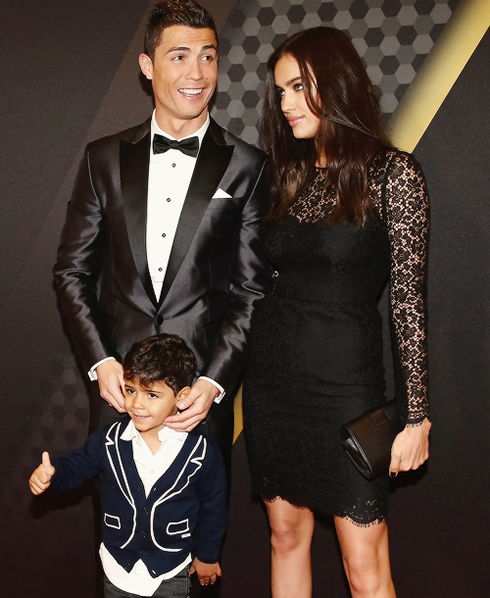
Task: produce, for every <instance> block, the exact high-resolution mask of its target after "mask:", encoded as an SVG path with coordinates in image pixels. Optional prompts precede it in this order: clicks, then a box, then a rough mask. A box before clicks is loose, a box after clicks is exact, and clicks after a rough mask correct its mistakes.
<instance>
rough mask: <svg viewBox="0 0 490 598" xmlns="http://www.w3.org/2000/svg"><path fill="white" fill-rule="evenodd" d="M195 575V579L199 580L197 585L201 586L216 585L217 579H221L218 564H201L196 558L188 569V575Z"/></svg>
mask: <svg viewBox="0 0 490 598" xmlns="http://www.w3.org/2000/svg"><path fill="white" fill-rule="evenodd" d="M194 572H196V573H197V577H198V578H199V583H200V584H201V585H202V586H207V585H209V584H211V585H213V584H214V583H216V580H217V579H218V577H221V567H220V566H219V563H211V564H210V563H203V562H202V561H200V560H199V559H198V558H195V559H194V560H193V561H192V565H191V568H190V569H189V573H191V574H192V573H194Z"/></svg>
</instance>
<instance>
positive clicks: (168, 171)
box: [146, 112, 209, 299]
mask: <svg viewBox="0 0 490 598" xmlns="http://www.w3.org/2000/svg"><path fill="white" fill-rule="evenodd" d="M208 127H209V114H208V116H207V119H206V122H205V123H204V125H203V126H202V127H201V128H200V129H199V130H198V131H196V132H195V133H193V134H192V135H187V137H182V139H186V138H188V137H198V138H199V147H201V144H202V140H203V138H204V135H205V134H206V131H207V130H208ZM155 133H157V134H159V135H164V136H165V137H168V138H169V139H175V137H172V136H171V135H169V134H168V133H166V132H165V131H163V130H162V129H161V128H160V127H159V126H158V123H157V121H156V116H155V112H153V116H152V118H151V142H152V143H151V150H150V171H149V175H148V203H147V217H146V257H147V260H148V269H149V270H150V276H151V280H152V283H153V289H154V291H155V295H156V297H157V299H159V298H160V294H161V292H162V287H163V280H164V278H165V274H166V272H167V267H168V262H169V258H170V251H171V249H172V245H173V242H174V238H175V232H176V230H177V224H178V223H179V218H180V213H181V212H182V207H183V205H184V200H185V197H186V195H187V191H188V189H189V185H190V182H191V178H192V175H193V173H194V168H195V166H196V160H197V158H193V157H192V156H187V155H185V154H183V153H182V152H181V151H180V150H178V149H169V150H167V151H166V152H165V153H162V154H154V153H153V137H154V135H155ZM182 139H179V141H181V140H182Z"/></svg>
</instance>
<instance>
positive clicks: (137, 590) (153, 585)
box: [99, 421, 192, 596]
mask: <svg viewBox="0 0 490 598" xmlns="http://www.w3.org/2000/svg"><path fill="white" fill-rule="evenodd" d="M158 438H159V440H160V441H161V443H162V444H161V445H160V448H159V449H158V451H157V452H156V453H155V454H153V453H152V452H151V450H150V447H149V446H148V445H147V444H146V442H145V441H144V440H143V438H142V436H141V434H140V433H139V432H138V430H137V429H136V428H135V427H134V424H133V422H132V421H131V422H129V424H128V427H127V428H126V429H125V430H124V432H123V434H122V435H121V440H126V441H128V442H131V443H132V445H133V459H134V462H135V465H136V469H137V471H138V475H139V476H140V478H141V481H142V482H143V487H144V489H145V494H146V496H148V495H149V493H150V492H151V489H152V487H153V486H154V484H155V482H156V481H157V480H158V479H159V478H161V477H162V475H163V474H164V473H165V472H166V471H167V469H168V468H169V467H170V465H172V463H173V462H174V460H175V458H176V457H177V455H178V454H179V452H180V450H181V448H182V446H183V444H184V442H185V439H186V438H187V432H179V431H177V430H172V429H171V428H162V429H161V430H160V432H158ZM99 553H100V558H101V560H102V567H103V569H104V573H105V574H106V575H107V577H108V579H109V581H110V582H111V583H113V584H114V585H115V586H116V587H117V588H119V589H121V590H124V591H125V592H129V593H130V594H136V595H138V596H153V594H154V593H155V592H156V590H157V588H158V587H159V586H160V584H161V583H162V581H163V580H164V579H170V578H172V577H174V576H175V575H177V573H179V571H182V569H183V568H184V567H185V566H186V565H188V564H189V563H190V562H191V560H192V557H191V555H190V554H189V555H188V556H187V558H186V559H185V560H184V561H183V562H182V563H181V564H180V565H179V566H178V567H176V568H175V569H173V570H172V571H169V572H168V573H164V574H163V575H159V576H158V577H152V576H151V575H150V573H149V571H148V569H147V567H146V565H145V564H144V563H143V561H142V560H139V561H137V562H136V563H135V565H134V567H133V568H132V569H131V571H130V572H129V573H128V572H127V571H126V569H124V568H123V567H121V565H120V564H119V563H118V562H117V561H116V559H115V558H114V557H113V556H112V554H111V553H110V552H109V551H108V550H107V548H106V547H105V546H104V543H102V544H101V545H100V551H99Z"/></svg>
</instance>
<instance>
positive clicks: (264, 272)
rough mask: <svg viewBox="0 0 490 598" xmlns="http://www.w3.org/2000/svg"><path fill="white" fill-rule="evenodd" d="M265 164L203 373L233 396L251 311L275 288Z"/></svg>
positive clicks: (255, 181)
mask: <svg viewBox="0 0 490 598" xmlns="http://www.w3.org/2000/svg"><path fill="white" fill-rule="evenodd" d="M265 163H266V158H265V157H264V158H263V159H262V160H261V161H260V162H259V163H258V165H257V168H256V171H255V173H254V175H253V176H251V177H250V184H249V192H248V197H247V200H246V203H245V204H244V208H243V210H242V215H241V222H240V226H239V228H238V229H237V232H236V235H235V238H234V247H233V258H232V262H231V264H230V277H229V288H230V303H229V308H228V312H227V315H226V317H225V320H224V322H223V325H222V327H221V330H220V332H219V334H218V336H217V338H216V341H215V343H214V346H213V350H212V353H211V356H210V358H209V359H208V361H207V362H206V363H205V365H204V367H203V369H202V371H201V372H200V373H201V375H203V376H208V377H209V378H212V379H214V380H216V381H217V382H219V383H220V384H221V386H223V387H224V389H225V390H226V393H227V394H226V398H230V397H233V396H234V394H235V392H236V391H237V390H238V386H239V384H240V381H241V376H242V374H243V369H244V364H245V349H246V344H247V338H248V334H249V331H250V321H251V318H252V314H253V312H254V310H255V309H256V307H257V305H258V304H259V303H260V301H261V300H262V299H263V298H264V297H265V295H266V294H267V293H268V292H269V291H270V289H271V288H272V268H271V267H270V265H269V264H268V262H267V260H266V258H265V254H264V236H265V230H266V228H265V225H264V224H263V222H262V219H263V217H264V215H265V214H266V213H267V211H268V209H269V206H270V192H269V186H268V182H267V177H266V172H265Z"/></svg>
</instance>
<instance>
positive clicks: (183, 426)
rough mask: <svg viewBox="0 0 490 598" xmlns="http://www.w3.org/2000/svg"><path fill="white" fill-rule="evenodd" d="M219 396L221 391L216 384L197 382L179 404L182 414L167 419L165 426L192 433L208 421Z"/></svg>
mask: <svg viewBox="0 0 490 598" xmlns="http://www.w3.org/2000/svg"><path fill="white" fill-rule="evenodd" d="M217 394H218V395H219V390H218V388H217V387H216V386H215V385H214V384H212V383H211V382H209V381H208V380H204V379H200V380H197V382H195V383H194V384H193V385H192V387H191V390H190V392H189V394H188V395H187V396H186V397H185V399H183V400H182V401H180V402H179V403H177V408H178V409H179V410H180V411H181V413H179V414H178V415H171V416H169V417H167V418H166V419H165V421H164V423H165V425H166V426H168V427H169V428H173V429H174V430H181V431H182V432H190V431H191V430H192V429H194V428H195V427H196V426H197V425H198V424H199V423H201V422H202V421H203V420H204V419H206V417H207V415H208V413H209V410H210V409H211V406H212V404H213V402H214V399H215V398H216V395H217Z"/></svg>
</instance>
